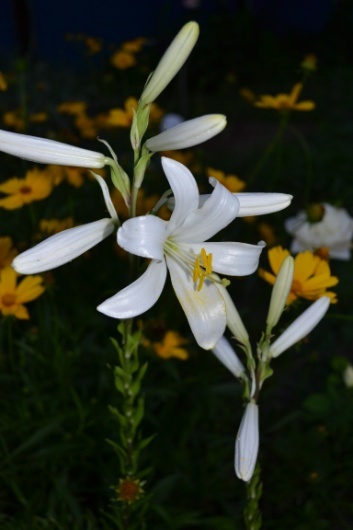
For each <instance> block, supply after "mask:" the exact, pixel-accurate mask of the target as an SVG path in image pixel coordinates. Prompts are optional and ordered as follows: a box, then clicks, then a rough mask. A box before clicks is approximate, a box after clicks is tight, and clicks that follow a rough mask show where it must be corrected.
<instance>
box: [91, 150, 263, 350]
mask: <svg viewBox="0 0 353 530" xmlns="http://www.w3.org/2000/svg"><path fill="white" fill-rule="evenodd" d="M162 165H163V169H164V172H165V174H166V177H167V179H168V181H169V184H170V187H171V188H172V191H173V193H174V198H175V207H174V210H173V213H172V216H171V218H170V220H169V221H164V220H162V219H160V218H158V217H155V216H153V215H147V216H141V217H135V218H133V219H129V220H128V221H126V222H125V223H124V224H123V225H122V227H121V228H120V229H119V230H118V244H119V245H120V246H121V247H122V248H124V249H125V250H127V251H128V252H131V253H132V254H136V255H137V256H141V257H145V258H149V259H151V260H152V261H151V263H150V264H149V266H148V268H147V270H146V272H145V273H144V274H143V275H142V276H141V277H140V278H138V279H137V280H136V281H135V282H134V283H132V284H131V285H129V286H128V287H126V288H125V289H123V290H122V291H120V292H119V293H117V294H116V295H115V296H113V297H111V298H109V299H108V300H106V301H105V302H103V303H102V304H101V305H100V306H98V308H97V309H98V310H99V311H101V312H102V313H104V314H106V315H109V316H112V317H114V318H131V317H134V316H137V315H140V314H141V313H144V312H145V311H147V310H148V309H150V307H152V306H153V305H154V304H155V303H156V301H157V300H158V298H159V296H160V294H161V292H162V290H163V287H164V284H165V281H166V277H167V270H168V269H169V272H170V276H171V281H172V285H173V287H174V290H175V293H176V295H177V298H178V300H179V302H180V304H181V306H182V308H183V309H184V311H185V314H186V317H187V319H188V321H189V324H190V327H191V329H192V332H193V334H194V336H195V338H196V341H197V342H198V344H199V345H200V346H201V347H202V348H204V349H206V350H208V349H211V348H213V347H214V346H215V344H216V343H217V342H218V340H219V339H220V338H221V336H222V335H223V332H224V330H225V327H226V323H227V317H226V305H225V302H224V299H223V297H222V291H221V289H219V286H221V285H222V283H221V280H220V278H219V276H218V275H217V274H215V273H220V274H227V275H231V276H244V275H247V274H251V273H253V272H254V271H255V270H256V269H257V266H258V260H259V257H260V253H261V250H262V248H263V247H264V245H265V244H264V243H263V242H260V243H259V244H258V245H249V244H246V243H234V242H230V243H224V242H218V243H209V242H205V241H206V240H208V239H209V238H211V237H212V236H214V235H215V234H216V233H217V232H219V231H220V230H222V229H223V228H224V227H225V226H227V225H228V224H229V223H230V222H231V221H233V220H234V219H235V217H236V216H237V213H238V211H239V201H238V199H237V198H236V197H235V196H234V195H233V194H232V193H230V192H229V191H228V190H227V189H226V188H224V187H223V186H222V185H221V184H220V183H219V182H217V181H216V180H215V179H212V178H211V179H210V182H211V184H212V185H213V186H214V191H213V193H212V194H211V196H210V198H209V199H208V201H206V202H205V203H204V205H203V206H202V207H201V208H199V192H198V188H197V185H196V182H195V179H194V177H193V176H192V174H191V173H190V171H189V170H188V169H187V168H186V167H185V166H183V165H182V164H180V163H179V162H176V161H175V160H171V159H168V158H163V159H162Z"/></svg>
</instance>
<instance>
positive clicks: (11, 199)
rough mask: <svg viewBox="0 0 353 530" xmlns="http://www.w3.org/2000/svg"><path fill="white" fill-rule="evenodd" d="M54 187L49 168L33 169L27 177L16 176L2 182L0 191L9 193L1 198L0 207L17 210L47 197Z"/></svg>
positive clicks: (28, 172)
mask: <svg viewBox="0 0 353 530" xmlns="http://www.w3.org/2000/svg"><path fill="white" fill-rule="evenodd" d="M52 189H53V180H52V178H51V173H50V172H48V171H47V170H40V169H37V168H35V169H32V170H30V171H27V174H26V176H25V178H23V179H19V178H17V177H14V178H12V179H9V180H7V181H6V182H3V183H2V184H0V192H1V193H4V194H6V195H8V197H5V198H3V199H0V207H1V208H5V210H15V209H16V208H21V207H22V206H24V205H25V204H29V203H31V202H33V201H39V200H41V199H45V198H46V197H48V195H50V193H51V191H52Z"/></svg>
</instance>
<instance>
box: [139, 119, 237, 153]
mask: <svg viewBox="0 0 353 530" xmlns="http://www.w3.org/2000/svg"><path fill="white" fill-rule="evenodd" d="M226 125H227V120H226V117H225V116H223V115H222V114H208V115H206V116H200V117H199V118H194V119H193V120H187V121H184V122H182V123H179V124H178V125H175V126H174V127H170V128H169V129H167V130H165V131H163V132H161V133H159V134H157V136H153V137H152V138H149V139H148V140H147V142H146V144H145V145H146V147H147V149H149V150H150V151H153V152H155V151H174V150H176V149H185V148H186V147H192V146H193V145H198V144H202V143H203V142H206V141H207V140H209V139H210V138H213V137H214V136H216V134H218V133H220V132H221V131H223V129H224V128H225V126H226Z"/></svg>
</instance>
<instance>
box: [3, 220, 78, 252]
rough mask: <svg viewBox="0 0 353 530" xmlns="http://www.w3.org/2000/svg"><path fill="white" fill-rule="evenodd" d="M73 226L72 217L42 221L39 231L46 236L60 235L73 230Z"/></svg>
mask: <svg viewBox="0 0 353 530" xmlns="http://www.w3.org/2000/svg"><path fill="white" fill-rule="evenodd" d="M73 226H74V220H73V218H72V217H65V218H64V219H42V220H41V221H39V230H40V231H41V232H43V233H45V234H46V235H50V234H58V233H59V232H62V231H63V230H66V229H67V228H72V227H73ZM0 241H1V240H0ZM0 250H1V246H0Z"/></svg>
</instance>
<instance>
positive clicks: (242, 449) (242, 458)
mask: <svg viewBox="0 0 353 530" xmlns="http://www.w3.org/2000/svg"><path fill="white" fill-rule="evenodd" d="M258 451H259V408H258V406H257V405H256V403H253V402H250V403H248V404H247V406H246V409H245V412H244V414H243V418H242V420H241V424H240V427H239V431H238V434H237V438H236V441H235V459H234V463H235V472H236V475H237V477H238V478H240V479H241V480H244V481H245V482H248V481H249V480H250V479H251V477H252V476H253V473H254V469H255V466H256V461H257V454H258Z"/></svg>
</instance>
